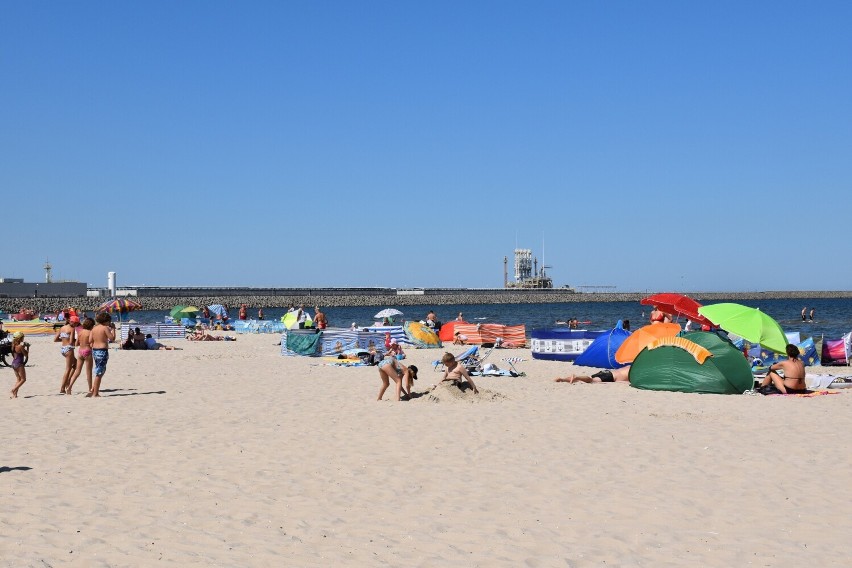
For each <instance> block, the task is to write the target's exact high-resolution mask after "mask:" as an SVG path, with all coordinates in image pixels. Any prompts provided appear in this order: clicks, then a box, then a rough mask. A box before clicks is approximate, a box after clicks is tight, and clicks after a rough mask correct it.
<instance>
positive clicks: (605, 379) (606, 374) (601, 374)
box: [592, 371, 615, 383]
mask: <svg viewBox="0 0 852 568" xmlns="http://www.w3.org/2000/svg"><path fill="white" fill-rule="evenodd" d="M592 376H593V377H597V378H599V379H600V380H601V382H602V383H614V382H615V378H614V377H613V376H612V371H598V372H597V373H595V374H594V375H592Z"/></svg>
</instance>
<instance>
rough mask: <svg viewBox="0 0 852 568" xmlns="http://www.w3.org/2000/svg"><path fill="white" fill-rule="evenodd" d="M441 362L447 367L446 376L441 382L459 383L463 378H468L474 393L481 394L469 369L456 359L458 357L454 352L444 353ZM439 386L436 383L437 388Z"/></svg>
mask: <svg viewBox="0 0 852 568" xmlns="http://www.w3.org/2000/svg"><path fill="white" fill-rule="evenodd" d="M441 363H443V364H444V366H446V367H447V369H446V370H445V371H444V378H442V379H441V382H444V381H453V383H455V384H456V385H459V384H460V383H461V382H462V380H467V382H468V383H469V384H470V388H472V389H473V392H474V394H479V389H478V388H476V385H475V384H474V383H473V379H471V378H470V374H469V373H468V372H467V369H465V368H464V365H462V364H461V363H459V362H458V361H456V358H455V356H454V355H453V354H452V353H444V356H443V357H441ZM437 387H438V385H435V388H437Z"/></svg>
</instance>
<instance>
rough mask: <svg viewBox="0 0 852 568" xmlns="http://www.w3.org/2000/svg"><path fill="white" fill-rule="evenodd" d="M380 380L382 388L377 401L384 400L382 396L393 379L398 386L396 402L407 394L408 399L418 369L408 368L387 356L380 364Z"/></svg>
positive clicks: (394, 358) (392, 357) (391, 356)
mask: <svg viewBox="0 0 852 568" xmlns="http://www.w3.org/2000/svg"><path fill="white" fill-rule="evenodd" d="M379 378H380V379H381V380H382V386H381V388H380V389H379V398H377V399H376V400H382V396H384V394H385V391H386V390H387V389H388V387H389V386H390V380H391V379H393V382H394V384H395V385H396V399H395V400H397V401H398V400H400V398H401V395H402V394H405V396H406V397H409V396H411V381H414V380H416V379H417V367H415V366H414V365H411V366H410V367H406V366H405V365H403V364H402V362H401V361H400V360H399V359H397V358H396V357H394V356H393V355H389V354H387V355H385V358H384V359H382V360H381V362H379ZM403 383H404V384H403Z"/></svg>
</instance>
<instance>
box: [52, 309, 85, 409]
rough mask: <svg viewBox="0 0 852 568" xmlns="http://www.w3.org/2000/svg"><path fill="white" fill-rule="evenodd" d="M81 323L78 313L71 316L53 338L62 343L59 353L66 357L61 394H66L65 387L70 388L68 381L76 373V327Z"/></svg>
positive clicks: (60, 386) (60, 387) (55, 341)
mask: <svg viewBox="0 0 852 568" xmlns="http://www.w3.org/2000/svg"><path fill="white" fill-rule="evenodd" d="M78 325H80V318H78V317H77V316H76V315H73V316H69V317H68V319H67V320H65V325H63V326H62V327H60V328H59V331H57V332H56V336H55V337H54V338H53V342H54V343H59V342H61V343H62V346H61V347H60V348H59V354H60V355H62V357H63V358H64V359H65V372H64V373H63V374H62V384H60V385H59V394H65V389H66V388H68V381H69V380H70V379H71V375H73V374H74V368H75V367H76V366H77V358H76V357H74V344H75V343H76V342H77V337H76V328H77V326H78Z"/></svg>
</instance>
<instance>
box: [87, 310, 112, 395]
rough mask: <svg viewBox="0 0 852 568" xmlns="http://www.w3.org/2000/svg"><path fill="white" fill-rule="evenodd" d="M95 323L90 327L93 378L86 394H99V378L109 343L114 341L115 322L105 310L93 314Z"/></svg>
mask: <svg viewBox="0 0 852 568" xmlns="http://www.w3.org/2000/svg"><path fill="white" fill-rule="evenodd" d="M95 322H97V325H96V326H95V327H94V328H93V329H92V336H91V337H92V358H93V359H94V362H95V380H94V381H93V382H92V392H90V393H89V394H87V395H86V396H91V397H99V396H101V380H103V378H104V375H105V374H106V367H107V361H109V344H110V342H111V341H115V324H114V323H112V318H110V317H109V314H108V313H106V312H101V313H99V314H98V315H97V316H95Z"/></svg>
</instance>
